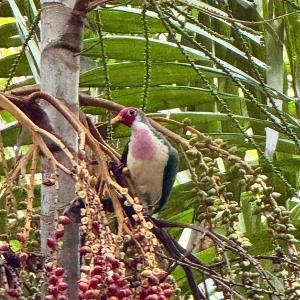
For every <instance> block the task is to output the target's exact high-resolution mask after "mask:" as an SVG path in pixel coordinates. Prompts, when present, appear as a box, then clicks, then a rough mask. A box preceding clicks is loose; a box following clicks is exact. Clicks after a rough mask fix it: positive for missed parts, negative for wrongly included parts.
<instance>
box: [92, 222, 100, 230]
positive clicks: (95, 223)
mask: <svg viewBox="0 0 300 300" xmlns="http://www.w3.org/2000/svg"><path fill="white" fill-rule="evenodd" d="M92 228H93V229H94V230H95V231H96V232H99V228H100V224H99V222H97V221H93V222H92Z"/></svg>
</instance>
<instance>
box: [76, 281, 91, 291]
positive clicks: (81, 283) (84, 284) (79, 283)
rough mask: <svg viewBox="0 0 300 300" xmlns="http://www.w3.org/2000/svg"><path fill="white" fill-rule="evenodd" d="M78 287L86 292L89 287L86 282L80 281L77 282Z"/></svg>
mask: <svg viewBox="0 0 300 300" xmlns="http://www.w3.org/2000/svg"><path fill="white" fill-rule="evenodd" d="M78 287H79V289H80V290H81V291H82V292H86V291H87V289H88V288H89V286H88V284H87V283H85V282H82V281H79V282H78Z"/></svg>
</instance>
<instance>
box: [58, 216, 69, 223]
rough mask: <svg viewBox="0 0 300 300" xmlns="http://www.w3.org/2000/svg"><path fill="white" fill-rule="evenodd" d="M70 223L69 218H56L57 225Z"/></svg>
mask: <svg viewBox="0 0 300 300" xmlns="http://www.w3.org/2000/svg"><path fill="white" fill-rule="evenodd" d="M70 223H71V220H70V218H69V217H67V216H59V217H58V224H62V225H68V224H70Z"/></svg>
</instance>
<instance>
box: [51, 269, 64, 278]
mask: <svg viewBox="0 0 300 300" xmlns="http://www.w3.org/2000/svg"><path fill="white" fill-rule="evenodd" d="M64 272H65V269H64V268H56V269H55V270H54V274H55V275H56V276H58V277H60V276H63V274H64Z"/></svg>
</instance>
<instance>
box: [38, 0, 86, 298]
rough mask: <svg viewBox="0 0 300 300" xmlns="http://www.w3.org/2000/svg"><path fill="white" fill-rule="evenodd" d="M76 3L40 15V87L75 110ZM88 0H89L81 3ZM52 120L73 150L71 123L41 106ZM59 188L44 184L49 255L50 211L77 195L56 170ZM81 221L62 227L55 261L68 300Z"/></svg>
mask: <svg viewBox="0 0 300 300" xmlns="http://www.w3.org/2000/svg"><path fill="white" fill-rule="evenodd" d="M77 2H79V1H76V0H68V1H57V0H56V2H53V1H52V0H50V1H49V0H44V1H42V5H43V10H42V15H41V21H42V22H41V23H42V24H41V26H42V27H41V47H42V57H41V91H42V92H45V93H48V94H51V95H52V96H54V97H56V98H59V99H61V100H62V101H64V102H65V103H66V104H67V106H68V107H69V108H70V109H71V110H72V111H73V112H74V113H76V114H78V113H79V104H78V82H79V69H80V67H79V62H80V61H79V56H74V53H75V52H77V51H79V50H80V43H81V30H82V27H83V25H82V20H81V18H82V16H80V15H79V14H72V9H73V8H74V6H75V5H77V4H78V3H77ZM85 2H88V1H85ZM44 109H45V111H46V113H47V114H48V116H49V118H50V123H51V125H52V128H53V130H54V133H55V134H56V135H57V136H58V137H59V138H60V139H61V140H62V141H63V142H64V143H65V144H66V145H67V146H68V147H69V148H70V149H71V150H72V151H73V152H74V153H76V152H77V148H78V136H77V133H76V132H75V131H74V129H73V128H72V127H71V126H70V124H69V123H68V122H67V121H66V120H64V119H63V117H62V116H61V115H60V114H59V113H58V112H57V111H55V109H53V107H50V106H48V105H45V106H44ZM55 155H56V158H57V159H58V160H59V161H60V162H61V163H63V164H64V165H66V166H68V165H69V166H68V167H70V162H69V161H68V160H67V159H66V157H64V156H63V154H62V152H61V151H58V152H56V154H55ZM43 170H44V174H43V178H44V180H45V179H47V178H48V177H49V176H50V175H51V173H53V171H52V170H51V167H50V166H49V162H48V161H46V160H44V161H43ZM58 184H59V189H58V190H56V189H55V186H45V185H44V186H43V187H42V216H43V217H42V218H41V248H42V253H43V254H45V255H48V254H49V249H48V248H47V238H48V237H49V236H53V233H54V230H55V228H54V227H55V225H54V224H55V219H54V216H55V214H54V211H55V209H57V208H59V207H63V206H65V205H67V204H68V203H70V202H71V201H72V200H73V199H74V197H75V182H74V180H72V178H71V177H70V176H69V175H67V174H65V173H63V172H61V171H58ZM78 247H79V225H78V224H74V223H71V224H69V225H67V226H65V234H64V237H63V246H62V248H61V249H60V250H59V251H58V263H59V264H61V265H62V266H63V267H64V269H65V275H66V276H65V277H66V282H67V283H68V286H69V289H68V299H71V300H73V299H74V300H75V299H78V288H77V280H78V278H79V254H78Z"/></svg>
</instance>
